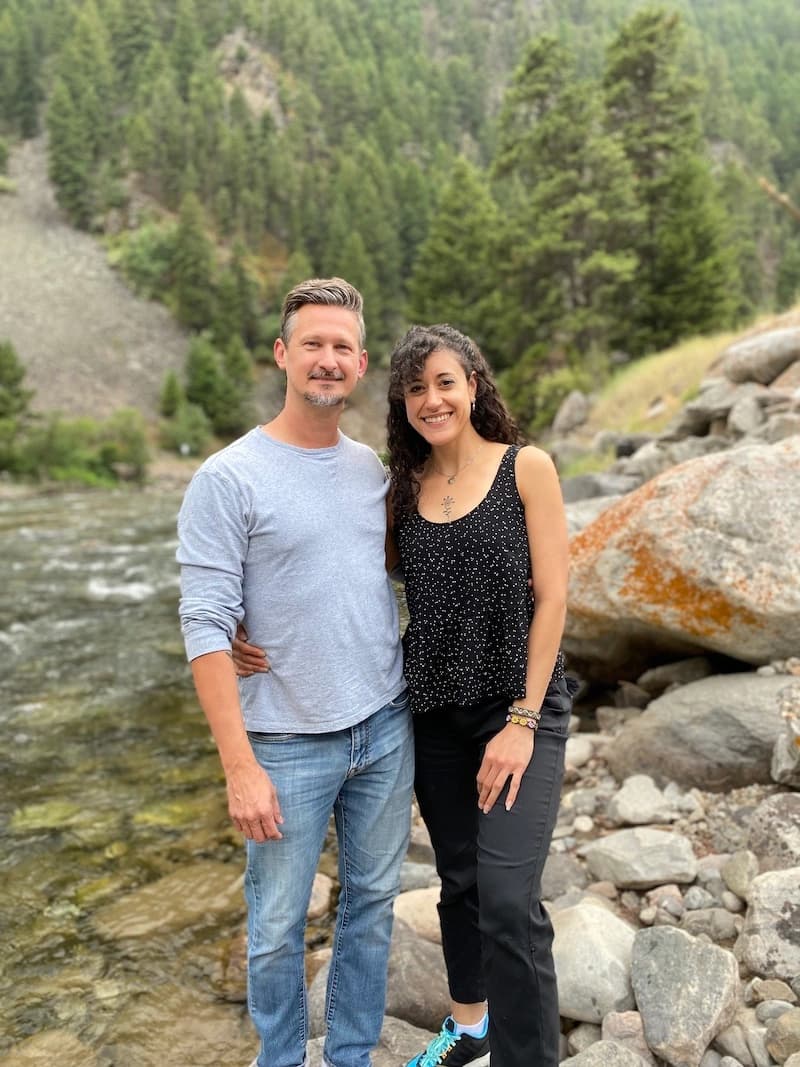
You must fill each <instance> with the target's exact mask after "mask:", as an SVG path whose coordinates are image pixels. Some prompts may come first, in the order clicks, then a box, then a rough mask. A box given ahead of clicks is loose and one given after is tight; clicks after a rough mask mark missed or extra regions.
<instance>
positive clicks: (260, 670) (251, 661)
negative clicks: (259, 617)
mask: <svg viewBox="0 0 800 1067" xmlns="http://www.w3.org/2000/svg"><path fill="white" fill-rule="evenodd" d="M231 657H232V658H233V667H234V670H235V671H236V674H237V675H238V676H239V678H249V677H250V676H251V675H253V674H266V673H267V672H268V671H269V660H268V659H267V654H266V652H265V651H264V649H263V648H259V647H258V645H250V644H248V643H247V630H245V628H244V626H243V625H242V623H239V625H238V626H237V627H236V637H234V639H233V642H232V646H231Z"/></svg>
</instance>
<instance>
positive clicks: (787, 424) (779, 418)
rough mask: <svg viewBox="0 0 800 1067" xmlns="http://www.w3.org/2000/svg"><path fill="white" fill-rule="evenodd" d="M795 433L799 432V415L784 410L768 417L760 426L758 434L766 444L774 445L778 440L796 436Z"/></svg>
mask: <svg viewBox="0 0 800 1067" xmlns="http://www.w3.org/2000/svg"><path fill="white" fill-rule="evenodd" d="M797 434H800V415H797V414H794V413H793V412H786V413H785V414H781V415H775V416H774V417H773V418H771V419H768V420H767V422H766V424H765V425H764V426H763V427H762V428H761V432H760V434H759V436H760V437H762V438H763V440H765V441H766V442H767V443H768V444H771V445H774V444H777V442H778V441H785V440H786V439H787V438H789V437H795V436H797Z"/></svg>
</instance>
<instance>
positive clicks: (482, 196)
mask: <svg viewBox="0 0 800 1067" xmlns="http://www.w3.org/2000/svg"><path fill="white" fill-rule="evenodd" d="M497 225H498V210H497V205H496V204H495V202H494V200H493V199H492V196H491V193H490V192H489V188H488V185H487V182H486V181H485V179H484V177H483V175H482V174H481V173H480V172H479V171H478V170H477V168H476V167H474V166H473V165H472V164H471V163H469V162H468V161H467V160H466V159H464V158H463V157H459V158H458V159H457V160H456V162H455V163H454V164H453V167H452V171H451V173H450V177H449V180H448V182H447V184H446V185H445V187H444V189H443V190H442V194H441V198H440V200H439V204H438V206H437V208H436V211H435V213H434V216H433V220H432V222H431V225H430V229H429V230H428V235H427V237H426V238H425V240H424V241H423V243H422V245H421V247H420V249H419V255H418V256H417V260H416V262H415V264H414V271H413V274H412V275H411V280H410V282H409V287H408V294H409V308H408V314H409V317H410V318H411V319H412V320H413V321H414V322H420V323H430V322H449V323H452V325H453V326H456V327H458V328H459V329H461V330H464V331H465V332H466V333H468V334H470V336H472V337H473V338H474V339H475V340H476V341H477V342H478V344H479V345H481V346H482V347H483V346H484V345H485V343H486V340H487V338H486V337H485V336H484V333H485V329H486V321H485V317H484V314H483V310H482V308H483V304H484V303H485V301H486V298H487V296H488V294H489V293H490V292H491V290H492V288H493V274H494V269H493V247H492V246H493V241H494V237H495V233H496V230H497Z"/></svg>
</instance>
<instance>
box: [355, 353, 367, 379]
mask: <svg viewBox="0 0 800 1067" xmlns="http://www.w3.org/2000/svg"><path fill="white" fill-rule="evenodd" d="M368 363H369V356H368V355H367V350H366V348H363V349H362V350H361V355H360V356H359V357H358V376H359V378H363V377H364V375H365V374H366V373H367V364H368Z"/></svg>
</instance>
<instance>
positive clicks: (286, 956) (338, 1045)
mask: <svg viewBox="0 0 800 1067" xmlns="http://www.w3.org/2000/svg"><path fill="white" fill-rule="evenodd" d="M250 743H251V744H252V746H253V751H254V753H255V756H256V759H257V760H258V762H259V764H260V765H261V766H262V767H263V768H264V770H265V771H266V772H267V773H268V774H269V776H270V778H271V779H272V782H273V784H274V785H275V788H276V790H277V793H278V798H279V800H280V805H281V813H282V814H283V818H284V823H283V825H282V826H281V833H282V834H283V838H282V840H280V841H265V842H262V843H261V844H258V843H256V842H254V841H250V840H248V841H247V872H246V877H245V895H246V898H247V907H248V952H247V956H248V1007H249V1010H250V1016H251V1018H252V1020H253V1023H254V1024H255V1027H256V1029H257V1030H258V1033H259V1036H260V1038H261V1049H260V1052H259V1056H258V1060H257V1063H258V1067H298V1065H300V1064H302V1063H303V1062H304V1060H305V1051H306V1038H307V1035H308V1030H307V1010H306V986H305V968H304V962H305V955H304V954H305V938H304V932H305V922H306V912H307V910H308V903H309V900H310V897H311V888H312V885H313V881H314V875H315V873H316V870H317V864H318V862H319V857H320V853H321V851H322V846H323V844H324V841H325V834H326V831H327V827H328V822H329V819H330V815H331V812H333V814H334V816H335V820H336V832H337V836H338V840H339V881H340V883H341V892H340V896H339V908H338V914H337V919H336V929H335V933H334V939H333V958H332V959H331V965H330V971H329V975H328V988H327V996H326V1014H325V1021H326V1024H327V1036H326V1039H325V1048H324V1056H325V1060H326V1061H327V1063H328V1064H330V1065H331V1067H369V1063H370V1052H371V1050H372V1049H373V1048H374V1047H375V1045H376V1044H377V1043H378V1039H379V1037H380V1032H381V1026H382V1024H383V1013H384V1008H385V1002H386V970H387V965H388V956H389V942H390V938H391V932H392V905H393V902H394V898H395V896H396V895H397V892H398V890H399V883H400V865H401V863H402V862H403V858H404V856H405V852H406V848H407V846H408V835H409V827H410V817H411V792H412V787H413V777H414V757H413V742H412V729H411V713H410V709H409V703H408V695H407V693H406V692H403V693H402V694H401V695H400V696H399V697H397V699H396V700H393V701H392V702H391V703H389V704H387V705H386V706H385V707H383V708H381V709H380V711H377V712H375V714H374V715H371V716H370V717H369V718H368V719H366V720H365V721H364V722H362V723H359V724H358V725H356V726H353V727H350V728H349V729H346V730H338V731H336V732H334V733H329V734H250Z"/></svg>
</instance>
